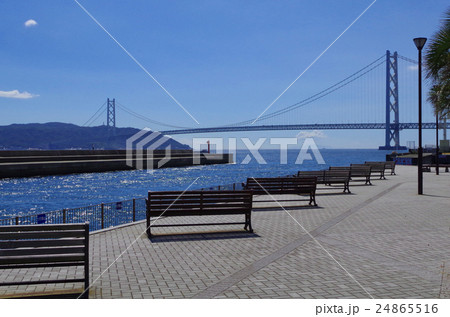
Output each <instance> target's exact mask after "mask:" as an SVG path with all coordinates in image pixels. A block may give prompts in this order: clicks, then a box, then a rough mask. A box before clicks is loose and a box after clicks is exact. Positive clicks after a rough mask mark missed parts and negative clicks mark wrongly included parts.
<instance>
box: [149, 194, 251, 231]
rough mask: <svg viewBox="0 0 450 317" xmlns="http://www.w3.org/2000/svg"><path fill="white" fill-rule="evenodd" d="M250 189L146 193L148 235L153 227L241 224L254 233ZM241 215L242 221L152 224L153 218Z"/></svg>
mask: <svg viewBox="0 0 450 317" xmlns="http://www.w3.org/2000/svg"><path fill="white" fill-rule="evenodd" d="M252 200H253V196H252V192H251V191H248V190H220V191H219V190H210V191H209V190H192V191H185V192H182V191H160V192H151V191H149V192H148V199H147V200H146V202H147V236H148V237H149V238H150V239H151V238H152V233H151V228H153V227H174V226H176V227H178V226H205V225H235V224H240V225H244V230H247V231H249V232H253V229H252V223H251V212H252ZM236 214H244V215H245V221H244V222H222V223H200V224H184V223H183V224H151V222H150V220H151V218H152V217H176V216H183V217H184V216H212V215H236Z"/></svg>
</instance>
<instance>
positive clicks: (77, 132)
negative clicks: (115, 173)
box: [0, 122, 190, 150]
mask: <svg viewBox="0 0 450 317" xmlns="http://www.w3.org/2000/svg"><path fill="white" fill-rule="evenodd" d="M139 131H140V130H139V129H135V128H116V131H115V136H112V137H110V138H109V141H108V128H107V127H106V126H98V127H80V126H77V125H74V124H69V123H60V122H49V123H29V124H11V125H8V126H0V150H28V149H42V150H63V149H92V147H94V148H95V149H125V148H126V140H127V139H128V138H129V137H131V136H132V135H134V134H135V133H137V132H139ZM167 142H168V143H170V146H171V148H172V149H190V147H189V146H188V145H185V144H181V143H179V142H177V141H175V140H173V139H170V140H169V141H167ZM167 142H166V143H164V145H163V147H166V146H167V144H168V143H167Z"/></svg>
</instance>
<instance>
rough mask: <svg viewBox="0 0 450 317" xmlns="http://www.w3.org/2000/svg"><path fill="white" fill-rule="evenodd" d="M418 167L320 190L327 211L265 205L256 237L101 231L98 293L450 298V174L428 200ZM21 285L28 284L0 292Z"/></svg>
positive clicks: (231, 232) (256, 221) (212, 231)
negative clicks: (369, 182) (347, 190)
mask: <svg viewBox="0 0 450 317" xmlns="http://www.w3.org/2000/svg"><path fill="white" fill-rule="evenodd" d="M416 171H417V169H416V168H414V167H403V166H399V167H398V173H397V174H398V176H388V177H387V178H388V179H387V180H375V181H374V182H373V183H374V185H373V186H361V185H357V186H352V187H351V190H352V194H350V195H349V194H341V193H340V191H339V190H331V191H328V190H325V191H320V192H319V195H318V197H317V202H318V204H319V207H318V208H309V207H306V208H305V207H293V208H289V209H288V212H289V214H290V215H288V214H287V213H286V212H285V211H283V210H282V209H280V208H268V209H261V210H260V209H258V210H257V211H255V212H254V213H253V216H252V221H253V226H254V229H255V233H254V234H248V233H244V232H243V231H242V230H241V228H239V227H238V228H236V227H235V226H229V227H183V228H180V227H170V228H157V229H155V233H156V234H158V233H159V234H171V235H161V236H159V237H158V238H156V239H155V240H154V241H153V242H150V241H149V240H148V238H147V237H146V235H145V234H143V232H144V230H145V225H144V223H142V222H141V223H137V224H133V225H130V226H124V227H121V228H116V229H113V230H108V231H104V232H100V233H95V234H92V235H91V245H90V248H91V263H92V269H91V274H92V281H93V282H94V281H95V282H94V283H93V287H92V290H91V294H92V297H94V298H192V297H194V298H368V297H370V296H372V297H375V298H438V297H439V296H441V297H445V298H449V297H450V294H449V293H450V292H449V291H448V289H449V285H450V275H449V272H450V253H449V251H448V250H450V191H449V187H450V186H449V185H450V173H441V175H440V176H435V175H434V174H432V173H425V174H424V177H425V178H424V180H425V185H424V192H425V195H423V196H420V197H419V196H418V195H417V194H416V192H417V183H416ZM329 193H334V194H333V195H329ZM267 198H268V197H267V196H266V197H259V198H258V199H259V200H261V199H264V200H267ZM276 198H277V199H283V198H284V199H285V198H292V197H289V196H285V197H280V196H277V197H276ZM301 204H303V202H302V203H301ZM282 205H284V206H293V205H298V203H296V202H284V201H283V202H282ZM258 206H265V207H277V205H276V204H274V203H258ZM236 217H237V218H238V219H239V218H242V217H243V216H236ZM204 218H205V217H203V218H200V219H199V221H206V220H205V219H204ZM217 218H218V220H221V219H219V218H221V217H217ZM293 218H294V219H295V220H294V219H293ZM223 219H225V218H223ZM208 220H210V219H208ZM228 220H230V218H229V217H227V218H226V221H228ZM239 220H242V219H239ZM159 221H160V222H165V221H170V222H174V221H175V222H176V221H179V222H185V221H186V222H189V221H193V219H191V218H186V219H184V218H171V219H170V218H168V219H161V220H159ZM297 222H298V223H297ZM302 227H303V228H302ZM304 230H307V231H308V233H309V234H306V233H305V231H304ZM174 233H175V234H174ZM183 233H184V234H183ZM130 245H131V246H130ZM122 253H123V254H122ZM121 254H122V256H120V255H121ZM119 256H120V257H119ZM117 257H119V259H118V260H117V261H116V262H114V260H115V259H116V258H117ZM111 263H113V264H112V265H111ZM443 263H445V267H444V268H442V265H443ZM108 267H109V268H108ZM107 268H108V269H107ZM65 270H66V271H61V273H64V274H72V275H73V274H74V273H73V272H68V271H67V269H65ZM105 270H106V271H105ZM50 271H54V270H50ZM102 272H104V273H103V274H102V275H101V277H99V275H100V274H101V273H102ZM28 274H49V273H48V272H47V273H45V272H44V273H42V272H41V273H36V271H32V272H30V271H22V272H21V273H20V274H19V276H11V275H9V276H8V272H6V271H4V272H0V278H6V276H8V277H7V278H24V277H26V276H27V275H28ZM98 277H99V278H98ZM441 284H442V285H441ZM36 287H37V286H33V288H36ZM39 287H40V288H39ZM51 287H52V286H47V287H41V286H38V288H39V290H42V288H43V289H44V290H45V289H49V288H51ZM58 287H59V286H58ZM28 290H31V288H29V289H28ZM15 291H23V289H19V288H16V289H12V288H8V289H0V295H1V294H2V293H5V292H15Z"/></svg>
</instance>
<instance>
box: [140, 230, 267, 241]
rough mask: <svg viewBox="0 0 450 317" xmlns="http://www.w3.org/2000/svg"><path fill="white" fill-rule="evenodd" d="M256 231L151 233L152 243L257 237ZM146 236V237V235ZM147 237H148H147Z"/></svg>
mask: <svg viewBox="0 0 450 317" xmlns="http://www.w3.org/2000/svg"><path fill="white" fill-rule="evenodd" d="M259 237H260V236H259V235H257V234H256V233H254V232H253V233H250V232H248V231H242V230H241V231H214V232H201V233H199V232H193V233H170V234H169V233H167V234H166V233H161V234H156V235H153V236H152V238H151V239H149V240H150V242H152V243H161V242H175V241H200V240H228V239H248V238H259ZM146 238H147V237H146ZM147 239H148V238H147Z"/></svg>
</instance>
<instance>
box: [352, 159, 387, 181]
mask: <svg viewBox="0 0 450 317" xmlns="http://www.w3.org/2000/svg"><path fill="white" fill-rule="evenodd" d="M352 165H356V166H360V165H367V166H370V167H371V172H372V175H373V174H377V173H378V174H379V175H380V179H386V177H385V176H384V172H385V170H386V162H365V163H364V164H352Z"/></svg>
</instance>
